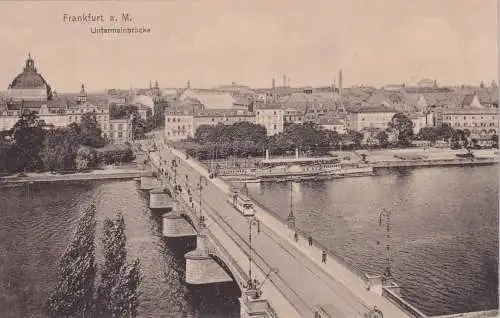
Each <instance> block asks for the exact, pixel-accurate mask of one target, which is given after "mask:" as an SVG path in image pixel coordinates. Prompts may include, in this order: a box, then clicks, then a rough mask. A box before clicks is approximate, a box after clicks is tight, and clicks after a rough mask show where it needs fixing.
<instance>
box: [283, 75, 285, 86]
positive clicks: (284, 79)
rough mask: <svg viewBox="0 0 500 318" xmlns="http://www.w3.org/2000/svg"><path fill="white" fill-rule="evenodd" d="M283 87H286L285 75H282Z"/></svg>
mask: <svg viewBox="0 0 500 318" xmlns="http://www.w3.org/2000/svg"><path fill="white" fill-rule="evenodd" d="M283 87H286V75H283Z"/></svg>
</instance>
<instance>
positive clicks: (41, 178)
mask: <svg viewBox="0 0 500 318" xmlns="http://www.w3.org/2000/svg"><path fill="white" fill-rule="evenodd" d="M148 176H152V173H151V171H147V170H143V171H121V172H106V173H86V174H65V175H50V174H46V175H31V176H30V175H28V176H27V177H6V178H1V179H0V186H1V185H2V184H15V183H26V182H58V181H83V180H112V179H114V180H120V179H134V178H138V177H148Z"/></svg>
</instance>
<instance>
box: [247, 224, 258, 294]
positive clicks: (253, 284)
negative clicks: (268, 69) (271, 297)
mask: <svg viewBox="0 0 500 318" xmlns="http://www.w3.org/2000/svg"><path fill="white" fill-rule="evenodd" d="M252 226H257V233H259V234H260V221H259V220H258V219H257V218H255V217H252V218H250V219H249V221H248V245H249V247H250V249H249V252H248V282H247V285H246V286H245V287H246V288H247V289H249V290H256V291H257V294H256V298H259V297H260V291H259V290H257V283H258V282H257V280H256V279H255V278H253V277H252Z"/></svg>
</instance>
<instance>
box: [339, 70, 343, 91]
mask: <svg viewBox="0 0 500 318" xmlns="http://www.w3.org/2000/svg"><path fill="white" fill-rule="evenodd" d="M339 94H340V95H341V96H342V70H339Z"/></svg>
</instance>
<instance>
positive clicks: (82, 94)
mask: <svg viewBox="0 0 500 318" xmlns="http://www.w3.org/2000/svg"><path fill="white" fill-rule="evenodd" d="M86 102H87V92H86V91H85V86H84V85H83V84H82V88H81V89H80V94H78V96H77V97H76V103H77V104H78V105H81V104H85V103H86Z"/></svg>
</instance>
